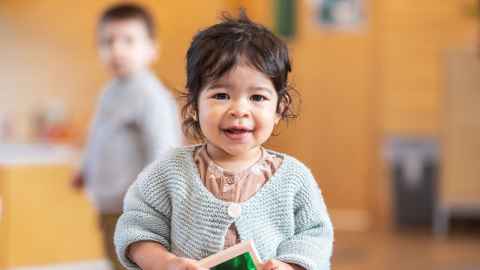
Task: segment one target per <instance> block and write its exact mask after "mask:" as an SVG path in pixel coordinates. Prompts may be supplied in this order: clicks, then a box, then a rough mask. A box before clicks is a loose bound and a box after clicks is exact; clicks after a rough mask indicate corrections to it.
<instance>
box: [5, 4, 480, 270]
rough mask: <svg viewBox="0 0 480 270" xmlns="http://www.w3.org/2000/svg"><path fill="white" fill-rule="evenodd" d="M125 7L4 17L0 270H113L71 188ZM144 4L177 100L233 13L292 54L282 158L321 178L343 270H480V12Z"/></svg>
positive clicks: (161, 71)
mask: <svg viewBox="0 0 480 270" xmlns="http://www.w3.org/2000/svg"><path fill="white" fill-rule="evenodd" d="M117 2H118V1H110V0H95V1H93V0H84V1H60V0H1V1H0V269H108V265H107V263H106V262H105V260H104V254H102V248H101V236H100V233H99V232H98V225H97V221H96V215H95V212H94V210H93V207H92V206H91V205H90V203H89V201H88V200H87V198H86V196H85V195H84V194H83V193H79V192H76V191H74V190H72V189H71V188H70V187H69V185H68V183H69V181H70V179H71V177H72V174H73V172H74V170H75V169H76V166H78V164H79V161H80V159H81V149H82V146H83V145H84V143H85V135H86V133H87V129H88V125H89V122H90V120H91V117H92V114H93V111H94V108H95V104H96V100H97V98H98V95H99V91H100V89H101V87H102V86H103V84H104V83H105V82H106V81H107V80H108V77H107V75H106V73H105V71H104V69H103V67H102V65H101V63H100V61H99V59H98V57H97V53H96V45H95V43H96V41H95V24H96V20H97V18H98V16H99V15H100V12H101V11H102V10H103V9H104V8H106V7H108V6H109V5H111V4H113V3H117ZM136 2H137V3H140V4H142V5H144V6H145V7H147V8H149V9H150V10H151V12H152V13H153V14H154V16H155V19H156V22H157V24H158V26H159V27H158V28H159V29H158V37H159V41H160V49H161V50H160V57H159V61H157V62H156V64H155V66H154V71H155V73H156V74H157V75H158V76H159V77H160V78H161V79H162V80H163V81H164V82H165V83H166V84H167V85H168V86H169V87H170V88H171V89H172V92H173V93H174V94H175V95H176V96H179V92H180V91H182V89H183V87H184V85H185V71H184V65H185V53H186V49H187V48H188V45H189V42H190V40H191V38H192V36H193V35H194V34H195V33H196V32H197V31H198V30H199V29H201V28H203V27H206V26H208V25H210V24H213V23H215V22H217V20H218V18H219V15H220V14H221V12H222V11H230V12H231V13H233V14H236V13H238V9H239V8H240V7H244V8H245V9H246V11H247V14H248V15H249V16H250V17H251V18H252V19H253V20H255V21H257V22H261V23H263V24H265V25H267V26H268V27H270V28H271V29H274V30H275V32H276V33H277V34H279V35H281V36H283V38H285V39H286V40H287V42H288V45H289V47H290V50H291V57H292V60H293V76H292V83H293V85H294V86H295V87H296V88H297V89H298V91H299V93H300V96H301V100H302V102H301V106H300V117H299V119H297V120H295V121H293V122H291V123H290V124H289V125H288V126H284V127H282V129H281V133H280V135H279V136H277V137H274V138H273V139H272V140H271V141H270V142H269V146H270V147H271V148H273V149H275V150H279V151H284V152H287V153H289V154H292V155H294V156H296V157H297V158H299V159H300V160H302V161H304V162H305V163H306V164H307V165H308V166H309V167H310V168H311V169H312V171H313V173H314V175H315V176H316V179H317V181H318V182H319V184H320V187H321V188H322V191H323V195H324V196H325V199H326V203H327V205H328V208H329V212H330V214H331V217H332V220H333V223H334V227H335V232H336V240H335V251H334V256H333V260H332V263H333V265H332V269H441V270H444V269H445V270H447V269H448V270H450V269H451V270H454V269H455V270H472V269H480V255H479V254H480V222H479V220H480V105H479V104H480V57H479V56H480V53H479V51H478V48H479V47H480V46H479V44H480V34H479V33H480V14H479V10H480V2H479V1H477V0H440V1H439V0H416V1H414V0H363V1H362V0H297V1H295V0H261V1H254V0H202V1H167V0H156V1H153V0H152V1H148V0H142V1H136ZM179 104H181V101H180V100H179Z"/></svg>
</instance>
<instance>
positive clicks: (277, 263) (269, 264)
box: [262, 259, 303, 270]
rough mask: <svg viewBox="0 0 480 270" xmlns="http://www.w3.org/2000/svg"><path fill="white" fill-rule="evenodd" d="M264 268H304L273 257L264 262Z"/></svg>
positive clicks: (299, 269) (282, 269)
mask: <svg viewBox="0 0 480 270" xmlns="http://www.w3.org/2000/svg"><path fill="white" fill-rule="evenodd" d="M262 270H303V267H300V266H298V265H295V264H288V263H284V262H281V261H279V260H275V259H271V260H268V261H267V262H266V263H264V264H263V266H262Z"/></svg>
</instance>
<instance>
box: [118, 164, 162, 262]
mask: <svg viewBox="0 0 480 270" xmlns="http://www.w3.org/2000/svg"><path fill="white" fill-rule="evenodd" d="M156 167H157V166H156V164H155V163H153V164H152V165H150V166H149V167H147V168H146V169H145V170H144V171H143V172H142V173H141V174H140V175H139V176H138V178H137V180H136V181H135V182H134V183H133V184H132V186H131V187H130V188H129V190H128V192H127V194H126V196H125V200H124V209H123V214H122V215H121V216H120V218H119V220H118V222H117V226H116V229H115V236H114V243H115V247H116V252H117V255H118V258H119V259H120V262H121V263H122V264H123V265H124V266H125V267H127V268H128V269H131V270H133V269H140V268H138V266H137V265H136V264H135V263H134V262H132V261H131V260H130V259H129V258H128V257H127V256H126V255H127V254H126V252H127V249H128V247H129V246H130V245H131V244H133V243H135V242H139V241H154V242H157V243H159V244H161V245H162V246H164V247H165V248H166V249H167V250H170V213H171V210H170V209H171V204H170V199H169V196H168V194H167V192H166V187H165V183H164V182H165V181H162V180H161V179H162V175H161V174H160V173H159V171H160V170H159V169H158V168H156Z"/></svg>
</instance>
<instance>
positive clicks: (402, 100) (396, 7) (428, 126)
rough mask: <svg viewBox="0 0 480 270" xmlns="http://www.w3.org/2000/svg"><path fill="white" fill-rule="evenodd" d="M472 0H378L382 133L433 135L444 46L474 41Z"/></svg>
mask: <svg viewBox="0 0 480 270" xmlns="http://www.w3.org/2000/svg"><path fill="white" fill-rule="evenodd" d="M475 2H478V1H475V0H454V1H452V0H446V1H436V0H424V1H415V0H402V1H398V0H377V1H375V7H376V10H375V11H376V17H377V21H376V24H375V28H376V32H377V37H376V42H375V50H376V64H377V65H378V66H377V67H376V76H377V93H378V95H379V97H380V100H381V102H380V105H381V109H380V112H381V114H380V115H379V116H380V117H381V123H382V129H383V132H384V133H386V134H423V135H438V133H439V130H440V127H441V125H442V119H441V118H440V113H441V103H442V98H443V97H442V95H441V93H442V91H443V89H444V87H445V74H446V71H445V68H446V67H445V54H446V49H448V48H452V47H465V46H473V45H474V40H473V38H474V36H475V34H476V32H475V31H476V30H477V29H476V27H475V21H474V19H473V18H469V16H468V15H467V14H468V13H469V12H471V11H469V10H468V9H469V8H471V6H472V5H473V3H475Z"/></svg>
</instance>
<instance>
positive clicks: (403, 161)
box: [385, 137, 439, 228]
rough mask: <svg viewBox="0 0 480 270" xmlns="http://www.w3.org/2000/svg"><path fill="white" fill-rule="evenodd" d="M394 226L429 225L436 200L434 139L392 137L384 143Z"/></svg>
mask: <svg viewBox="0 0 480 270" xmlns="http://www.w3.org/2000/svg"><path fill="white" fill-rule="evenodd" d="M385 150H386V151H385V154H386V159H387V161H388V164H389V166H388V167H389V172H390V179H391V181H392V185H391V187H392V199H393V201H392V206H393V218H394V223H395V225H396V226H397V228H403V227H409V226H418V225H431V224H432V221H433V214H434V207H435V205H436V202H437V182H438V169H439V158H438V156H439V149H438V142H437V140H436V139H434V138H425V137H394V138H391V139H389V140H387V142H386V146H385Z"/></svg>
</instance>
